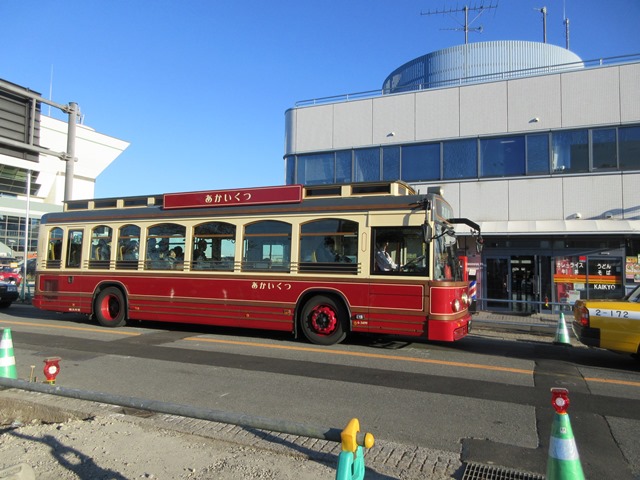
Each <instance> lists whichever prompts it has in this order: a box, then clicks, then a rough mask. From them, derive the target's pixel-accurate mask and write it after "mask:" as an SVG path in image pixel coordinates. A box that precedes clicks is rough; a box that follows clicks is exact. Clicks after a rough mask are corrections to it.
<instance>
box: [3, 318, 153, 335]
mask: <svg viewBox="0 0 640 480" xmlns="http://www.w3.org/2000/svg"><path fill="white" fill-rule="evenodd" d="M5 323H6V324H9V325H24V326H27V327H47V328H58V329H60V330H76V331H79V332H95V333H110V334H113V335H126V336H136V335H142V334H141V333H138V332H127V331H124V330H115V329H109V330H105V329H102V328H92V327H69V326H67V325H51V324H50V323H35V322H20V321H16V320H0V325H2V324H5Z"/></svg>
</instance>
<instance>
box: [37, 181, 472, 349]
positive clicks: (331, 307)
mask: <svg viewBox="0 0 640 480" xmlns="http://www.w3.org/2000/svg"><path fill="white" fill-rule="evenodd" d="M452 217H453V212H452V209H451V207H450V205H449V204H448V203H447V202H446V201H445V200H444V199H443V198H442V196H441V195H440V194H439V193H436V192H431V191H429V192H428V193H427V194H426V195H418V194H416V193H415V192H414V191H413V190H412V188H411V187H409V186H408V185H406V184H404V183H401V182H393V183H362V184H351V185H319V186H307V187H304V186H301V185H286V186H277V187H261V188H246V189H237V190H218V191H202V192H188V193H171V194H164V195H156V196H143V197H126V198H109V199H92V200H73V201H69V202H66V203H65V207H64V211H63V212H60V213H50V214H46V215H44V216H43V217H42V221H41V225H40V237H39V253H38V263H37V275H36V286H35V296H34V305H35V306H36V307H38V308H40V309H44V310H52V311H57V312H78V313H84V314H87V315H90V316H92V317H93V318H95V319H96V320H97V321H98V322H99V323H100V324H101V325H104V326H108V327H118V326H121V325H124V324H125V323H126V321H127V320H154V321H167V322H182V323H192V324H206V325H218V326H231V327H246V328H255V329H264V330H280V331H288V332H292V333H293V334H294V335H296V336H297V335H298V334H299V333H302V334H303V335H304V336H305V337H306V338H307V339H308V340H309V341H311V342H313V343H316V344H322V345H330V344H334V343H337V342H340V341H342V340H343V339H344V338H345V336H346V335H347V334H348V333H351V332H354V333H355V332H367V333H373V334H395V335H405V336H416V337H422V338H425V339H428V340H440V341H454V340H458V339H460V338H462V337H464V336H465V335H466V334H467V333H468V330H469V325H470V314H469V311H468V304H469V298H468V294H467V290H468V283H467V282H464V281H462V278H463V277H462V271H461V268H460V261H459V260H458V257H457V251H456V250H457V247H456V238H455V231H454V228H453V226H452V224H453V223H466V224H468V225H470V226H472V228H475V230H472V231H473V233H474V234H476V235H477V238H478V240H481V238H480V232H479V228H478V227H477V225H476V224H474V223H473V222H470V221H469V220H466V219H454V218H452ZM383 257H384V258H383Z"/></svg>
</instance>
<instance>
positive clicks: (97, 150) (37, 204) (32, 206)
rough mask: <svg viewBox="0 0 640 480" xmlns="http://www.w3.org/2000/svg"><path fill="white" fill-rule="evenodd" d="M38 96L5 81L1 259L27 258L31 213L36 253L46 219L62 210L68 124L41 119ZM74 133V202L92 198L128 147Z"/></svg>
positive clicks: (83, 131)
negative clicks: (40, 228) (62, 154)
mask: <svg viewBox="0 0 640 480" xmlns="http://www.w3.org/2000/svg"><path fill="white" fill-rule="evenodd" d="M38 97H39V95H38V94H37V93H35V92H33V91H31V90H28V89H26V88H23V87H20V86H17V85H14V84H10V83H8V82H5V81H2V80H0V257H1V256H14V257H16V258H22V257H24V245H25V240H26V233H25V218H26V216H27V210H28V216H29V229H28V236H29V242H28V243H29V248H28V251H29V252H30V253H32V254H34V253H35V251H36V248H37V236H38V226H39V224H40V218H41V217H42V215H43V214H44V213H47V212H51V211H61V210H62V203H63V201H64V196H65V183H66V178H65V176H66V175H65V172H66V162H65V161H63V160H61V159H60V158H59V157H58V156H56V155H55V153H56V152H58V153H59V152H65V151H66V150H67V131H68V122H66V121H61V120H58V119H56V118H53V117H49V116H44V115H41V113H40V106H41V102H40V101H38V100H36V99H37V98H38ZM75 135H76V138H75V157H76V162H75V164H74V175H73V183H72V192H73V198H93V196H94V190H95V181H96V177H97V176H98V175H100V173H102V172H103V171H104V169H105V168H107V167H108V166H109V165H110V164H111V162H113V161H114V160H115V159H116V158H117V157H118V156H119V155H120V154H121V153H122V152H123V151H124V150H125V149H126V148H127V147H128V146H129V143H127V142H125V141H123V140H119V139H117V138H114V137H110V136H108V135H105V134H102V133H98V132H96V131H95V130H93V129H92V128H89V127H87V126H85V125H79V124H78V125H76V132H75ZM48 151H50V152H51V153H47V152H48ZM29 174H30V176H31V180H30V182H29V179H28V177H29ZM28 185H30V191H29V194H27V190H28V188H27V186H28ZM3 245H4V246H3ZM7 247H8V248H7Z"/></svg>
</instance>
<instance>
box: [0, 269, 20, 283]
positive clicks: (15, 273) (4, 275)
mask: <svg viewBox="0 0 640 480" xmlns="http://www.w3.org/2000/svg"><path fill="white" fill-rule="evenodd" d="M0 282H7V283H14V284H15V285H16V286H20V284H21V283H22V275H21V274H20V271H19V270H18V269H17V268H13V267H7V266H3V267H0Z"/></svg>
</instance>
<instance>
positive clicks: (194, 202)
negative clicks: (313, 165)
mask: <svg viewBox="0 0 640 480" xmlns="http://www.w3.org/2000/svg"><path fill="white" fill-rule="evenodd" d="M301 201H302V185H284V186H279V187H257V188H238V189H234V190H207V191H202V192H187V193H165V194H164V208H166V209H171V208H201V207H230V206H241V205H269V204H274V203H300V202H301Z"/></svg>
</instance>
